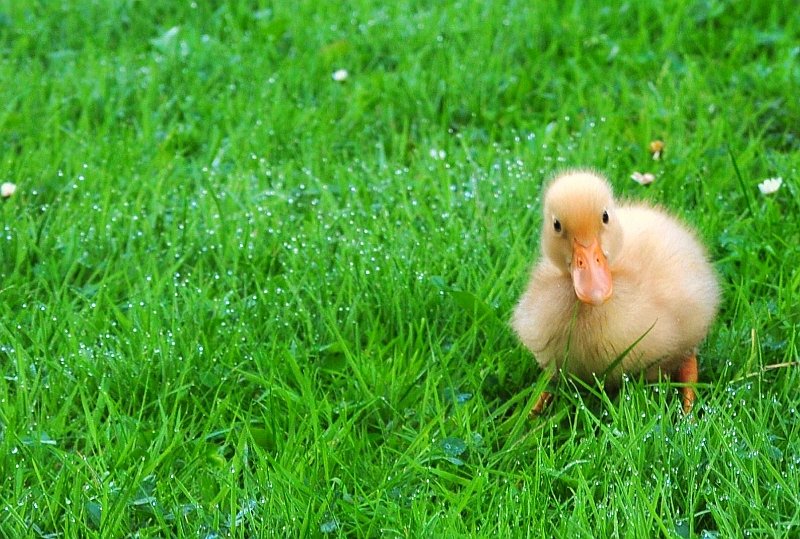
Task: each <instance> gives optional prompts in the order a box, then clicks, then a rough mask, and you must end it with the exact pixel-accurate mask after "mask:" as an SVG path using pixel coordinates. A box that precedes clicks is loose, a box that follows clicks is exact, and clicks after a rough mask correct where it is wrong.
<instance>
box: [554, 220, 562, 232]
mask: <svg viewBox="0 0 800 539" xmlns="http://www.w3.org/2000/svg"><path fill="white" fill-rule="evenodd" d="M553 230H555V231H556V232H557V233H559V234H560V233H561V221H559V220H558V219H554V220H553Z"/></svg>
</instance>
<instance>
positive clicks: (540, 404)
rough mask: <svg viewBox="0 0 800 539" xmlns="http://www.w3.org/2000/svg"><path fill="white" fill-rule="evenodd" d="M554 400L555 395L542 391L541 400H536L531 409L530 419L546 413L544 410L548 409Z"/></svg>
mask: <svg viewBox="0 0 800 539" xmlns="http://www.w3.org/2000/svg"><path fill="white" fill-rule="evenodd" d="M552 400H553V394H552V393H550V392H549V391H542V393H541V395H539V398H538V399H536V404H534V405H533V408H531V413H530V417H535V416H537V415H541V414H542V412H544V409H545V408H547V405H548V404H550V401H552Z"/></svg>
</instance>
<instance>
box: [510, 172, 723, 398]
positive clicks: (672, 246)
mask: <svg viewBox="0 0 800 539" xmlns="http://www.w3.org/2000/svg"><path fill="white" fill-rule="evenodd" d="M541 253H542V255H541V258H540V260H539V261H538V263H537V264H536V265H535V266H534V268H533V271H532V273H531V277H530V282H529V283H528V286H527V289H526V290H525V292H524V293H523V295H522V297H521V299H520V301H519V303H518V305H517V306H516V309H515V310H514V314H513V317H512V320H511V325H512V327H513V329H514V330H515V331H516V333H517V335H518V336H519V338H520V340H521V341H522V343H523V344H524V345H525V346H526V347H527V348H528V349H529V350H530V351H531V352H533V354H534V356H535V357H536V360H537V362H538V363H539V365H540V366H541V367H542V368H545V369H553V372H555V373H557V372H558V371H562V370H563V371H566V372H569V373H571V374H573V375H575V376H577V377H579V378H581V379H583V380H585V381H590V382H591V381H592V380H594V378H595V377H598V378H601V377H604V379H605V387H606V388H608V389H614V388H616V387H618V386H619V384H620V382H621V380H622V377H623V375H624V374H631V375H638V374H643V375H644V377H645V378H646V379H647V380H650V381H653V380H658V379H659V377H660V376H662V375H663V376H668V377H672V379H674V380H676V381H677V382H681V383H683V384H686V385H684V386H683V387H682V388H681V393H682V405H683V406H682V407H683V411H684V413H685V414H689V413H690V412H691V410H692V406H693V404H694V400H695V393H694V390H693V388H692V385H691V384H694V383H696V382H697V377H698V372H697V347H698V345H699V343H700V342H701V341H702V340H703V339H704V338H705V336H706V334H707V332H708V330H709V326H710V325H711V323H712V322H713V320H714V317H715V316H716V313H717V308H718V306H719V296H720V293H719V285H718V282H717V277H716V275H715V273H714V270H713V268H712V267H711V264H710V263H709V260H708V256H707V254H706V252H705V249H704V248H703V246H702V244H701V243H700V242H699V241H698V239H697V237H696V236H695V234H694V233H693V232H692V231H691V230H690V229H688V228H687V227H686V226H685V225H684V224H682V223H680V222H679V221H678V220H677V219H675V218H674V217H672V216H670V215H668V214H667V213H666V212H664V211H663V210H661V209H659V208H655V207H652V206H649V205H647V204H634V203H620V204H619V205H618V204H617V203H616V202H615V200H614V194H613V192H612V189H611V186H610V185H609V183H608V181H607V180H606V179H605V178H603V177H602V176H600V175H598V174H596V173H594V172H591V171H585V170H576V171H568V172H566V173H563V174H561V175H559V176H557V177H556V178H555V179H554V180H553V181H552V182H551V183H550V184H549V186H548V188H547V190H546V193H545V196H544V223H543V226H542V231H541ZM620 357H622V359H621V360H619V359H618V358H620ZM607 371H608V372H607ZM551 398H552V395H551V394H550V393H547V392H544V393H543V394H542V395H540V397H539V399H538V401H537V402H536V404H535V406H534V408H533V410H532V413H541V411H542V410H543V409H544V407H545V406H546V405H547V404H548V403H549V401H550V399H551Z"/></svg>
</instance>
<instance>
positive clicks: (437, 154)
mask: <svg viewBox="0 0 800 539" xmlns="http://www.w3.org/2000/svg"><path fill="white" fill-rule="evenodd" d="M428 155H430V156H431V157H432V158H433V159H438V160H440V161H442V160H444V158H445V157H447V152H445V151H444V150H437V149H436V148H431V151H430V152H428Z"/></svg>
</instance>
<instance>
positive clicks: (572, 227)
mask: <svg viewBox="0 0 800 539" xmlns="http://www.w3.org/2000/svg"><path fill="white" fill-rule="evenodd" d="M621 246H622V227H621V226H620V224H619V222H618V221H617V219H616V206H615V203H614V194H613V192H612V191H611V186H610V185H609V184H608V182H607V181H606V180H605V179H604V178H602V177H601V176H598V175H597V174H595V173H593V172H588V171H571V172H567V173H564V174H562V175H560V176H558V177H556V178H555V179H554V180H553V181H552V182H551V183H550V185H549V187H548V188H547V192H546V193H545V197H544V224H543V227H542V252H543V253H544V254H545V256H547V257H548V258H549V259H550V260H551V261H552V262H553V263H554V264H555V265H556V266H557V267H558V268H560V269H562V271H563V272H564V273H565V274H568V275H570V277H571V279H572V284H573V287H574V288H575V295H576V296H577V297H578V299H579V300H581V301H582V302H583V303H586V304H589V305H594V306H599V305H602V304H604V303H605V302H606V301H608V299H609V298H611V295H612V293H613V290H614V285H613V282H612V278H611V270H610V269H609V264H610V263H611V262H612V261H613V260H614V258H615V256H616V255H617V253H618V252H619V250H620V247H621Z"/></svg>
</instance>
